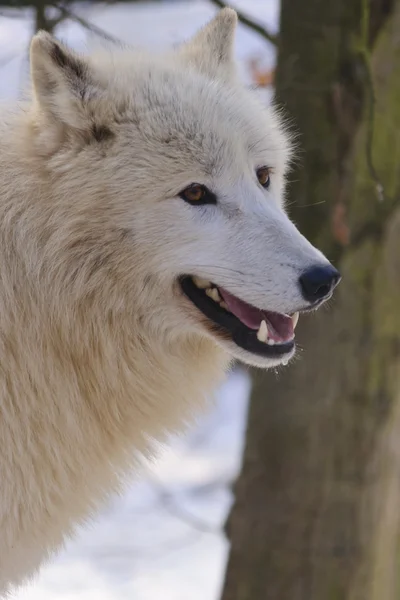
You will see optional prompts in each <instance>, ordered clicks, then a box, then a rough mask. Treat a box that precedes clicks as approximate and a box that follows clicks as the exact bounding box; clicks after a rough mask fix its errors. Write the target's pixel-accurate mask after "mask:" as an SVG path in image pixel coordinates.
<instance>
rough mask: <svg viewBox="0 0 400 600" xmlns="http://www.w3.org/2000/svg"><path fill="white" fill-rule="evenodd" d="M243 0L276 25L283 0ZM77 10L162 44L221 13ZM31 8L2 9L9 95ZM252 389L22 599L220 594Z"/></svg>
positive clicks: (116, 505) (245, 33) (221, 410)
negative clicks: (226, 527) (13, 13)
mask: <svg viewBox="0 0 400 600" xmlns="http://www.w3.org/2000/svg"><path fill="white" fill-rule="evenodd" d="M235 6H237V7H238V8H242V9H243V10H245V11H246V12H247V13H248V14H250V15H252V16H254V17H255V18H257V19H258V20H259V21H260V22H261V23H265V24H266V25H268V27H269V29H270V30H272V31H275V30H276V28H277V10H278V2H277V1H276V0H241V1H240V2H239V1H237V2H236V3H235ZM77 10H79V14H80V15H83V16H85V17H86V18H88V19H90V21H91V22H92V23H95V24H96V25H98V26H99V27H102V28H103V29H104V30H106V31H107V32H109V33H111V34H113V35H114V36H116V37H119V38H120V39H124V40H125V41H127V42H130V43H132V44H135V45H139V46H147V47H152V48H157V49H162V47H164V46H166V45H169V44H171V43H176V42H178V41H181V40H182V39H184V38H187V37H189V36H190V35H191V34H192V33H194V31H195V30H196V29H197V28H198V27H199V26H201V25H202V24H203V23H205V22H206V21H207V20H208V19H209V18H210V17H211V16H212V15H213V14H214V13H215V7H213V6H212V5H211V4H210V3H208V2H207V1H197V0H195V1H193V2H171V3H169V2H164V3H162V4H161V5H160V4H157V5H153V4H151V3H146V4H136V5H131V6H129V5H118V4H113V5H112V6H104V5H103V6H96V5H91V6H89V5H88V4H86V5H83V6H82V7H80V8H79V9H77ZM25 15H26V17H25V18H24V19H15V18H13V19H6V18H1V17H0V99H2V98H12V97H16V96H17V95H18V93H19V90H20V89H21V87H22V86H23V85H24V83H25V82H26V77H27V67H28V60H27V48H28V44H29V38H30V34H31V28H32V23H31V20H30V18H29V13H28V12H26V13H25ZM57 33H58V35H59V36H60V37H62V38H63V39H65V40H67V41H68V42H69V43H70V44H71V45H73V46H74V47H75V48H77V49H84V47H85V46H87V44H88V43H89V42H88V39H87V36H86V34H85V32H84V31H83V30H82V29H81V28H80V27H79V26H77V25H74V24H69V25H64V26H63V27H62V28H60V30H59V31H58V32H57ZM237 57H238V59H239V62H240V65H241V68H242V73H243V78H244V79H245V80H246V81H247V82H248V83H250V79H249V74H248V63H249V61H250V60H251V59H253V58H260V64H261V65H263V66H265V67H266V68H270V67H272V66H273V64H274V59H275V57H274V53H273V51H272V48H271V47H270V46H268V45H267V44H266V43H265V41H264V40H262V39H261V38H260V37H259V36H256V35H255V34H254V33H252V32H250V31H249V30H248V29H246V28H245V27H242V26H240V27H239V30H238V35H237ZM249 392H250V381H249V378H248V376H247V374H245V373H244V371H235V372H234V373H232V374H231V376H230V377H229V378H228V380H227V382H226V384H225V385H224V386H223V387H222V388H221V390H220V392H219V394H218V402H217V405H216V407H215V410H214V411H213V412H212V414H210V415H208V416H207V417H206V418H204V419H203V420H202V421H201V422H200V423H199V424H198V426H197V428H196V429H195V430H193V431H192V432H190V434H189V435H187V436H186V437H184V438H181V439H176V440H174V441H173V442H172V443H171V447H170V449H168V450H166V451H165V452H164V454H163V457H162V458H161V459H160V460H159V461H158V463H157V465H155V466H154V467H153V468H152V469H151V470H150V469H149V475H148V477H147V478H146V479H141V480H140V481H137V482H133V483H132V485H131V486H130V487H129V489H128V490H127V491H126V493H125V495H124V496H122V497H120V498H116V499H115V500H114V501H113V502H112V504H111V505H110V506H109V507H107V509H106V510H104V512H103V513H102V514H101V515H99V517H98V518H97V519H96V521H95V522H94V523H93V525H92V526H91V527H90V528H86V529H85V530H84V531H83V532H82V533H81V535H80V536H78V538H77V539H75V540H74V541H71V542H70V543H69V544H68V546H67V548H66V549H65V551H64V552H63V553H62V554H61V555H60V556H58V557H57V558H56V559H55V560H54V561H52V563H51V564H50V565H48V566H47V567H45V568H44V569H43V570H42V572H41V574H40V576H39V577H38V578H37V579H36V580H35V582H34V583H32V584H31V585H30V586H28V587H26V588H25V589H23V590H20V591H19V592H18V593H16V594H15V596H14V599H15V600H72V599H73V600H128V599H129V600H161V599H162V600H217V599H218V598H219V595H220V589H221V585H222V580H223V572H224V568H225V563H226V558H227V552H228V547H227V542H226V540H225V539H224V537H223V534H222V530H221V527H222V525H223V523H224V521H225V518H226V515H227V512H228V510H229V507H230V506H231V502H232V496H231V493H230V490H229V484H230V482H231V481H232V480H233V479H234V477H235V476H236V474H237V472H238V470H239V468H240V461H241V454H242V444H243V433H244V426H245V416H246V411H247V404H248V397H249ZM188 393H190V390H188Z"/></svg>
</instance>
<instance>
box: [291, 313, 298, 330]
mask: <svg viewBox="0 0 400 600" xmlns="http://www.w3.org/2000/svg"><path fill="white" fill-rule="evenodd" d="M298 320H299V313H298V312H295V313H294V314H293V315H292V323H293V329H296V325H297V323H298Z"/></svg>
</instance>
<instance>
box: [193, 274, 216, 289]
mask: <svg viewBox="0 0 400 600" xmlns="http://www.w3.org/2000/svg"><path fill="white" fill-rule="evenodd" d="M192 279H193V281H194V283H195V285H196V287H198V288H200V289H201V290H205V289H207V288H209V287H211V281H207V279H202V278H201V277H196V275H194V276H193V277H192Z"/></svg>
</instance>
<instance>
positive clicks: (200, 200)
mask: <svg viewBox="0 0 400 600" xmlns="http://www.w3.org/2000/svg"><path fill="white" fill-rule="evenodd" d="M179 196H180V197H181V198H182V199H183V200H186V202H189V204H197V205H199V204H216V202H217V198H216V196H215V194H213V193H212V192H210V190H209V189H208V188H206V186H205V185H202V184H201V183H192V184H191V185H189V186H188V187H187V188H185V189H184V190H182V191H181V193H180V194H179Z"/></svg>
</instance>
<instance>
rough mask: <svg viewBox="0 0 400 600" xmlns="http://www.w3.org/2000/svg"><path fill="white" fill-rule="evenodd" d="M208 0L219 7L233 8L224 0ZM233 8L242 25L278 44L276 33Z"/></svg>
mask: <svg viewBox="0 0 400 600" xmlns="http://www.w3.org/2000/svg"><path fill="white" fill-rule="evenodd" d="M210 2H212V4H215V6H218V7H219V8H227V7H230V8H234V7H233V6H231V5H230V4H227V3H226V2H222V0H210ZM234 9H235V11H236V13H237V16H238V19H239V21H240V22H241V23H243V25H246V26H247V27H249V28H250V29H252V30H253V31H255V32H256V33H258V34H259V35H261V37H263V38H264V39H265V40H267V41H268V42H269V43H270V44H273V45H274V46H277V45H278V36H277V35H274V34H273V33H270V32H269V31H268V30H267V29H266V28H265V27H263V26H262V25H260V24H259V23H257V22H256V21H254V20H253V19H251V18H250V17H248V16H247V15H245V14H244V13H242V12H241V11H240V10H238V9H237V8H234Z"/></svg>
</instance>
